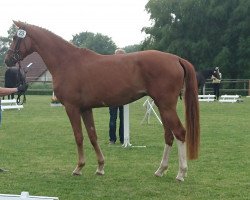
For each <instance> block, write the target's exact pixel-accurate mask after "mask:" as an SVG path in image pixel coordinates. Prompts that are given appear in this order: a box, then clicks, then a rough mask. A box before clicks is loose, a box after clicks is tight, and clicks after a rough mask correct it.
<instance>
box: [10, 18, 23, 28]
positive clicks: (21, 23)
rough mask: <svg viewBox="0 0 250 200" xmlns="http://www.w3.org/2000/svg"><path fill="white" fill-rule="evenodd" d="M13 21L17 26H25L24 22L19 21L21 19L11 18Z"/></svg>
mask: <svg viewBox="0 0 250 200" xmlns="http://www.w3.org/2000/svg"><path fill="white" fill-rule="evenodd" d="M13 23H14V24H15V25H16V26H17V27H18V28H20V27H24V26H25V23H23V22H21V21H15V20H13Z"/></svg>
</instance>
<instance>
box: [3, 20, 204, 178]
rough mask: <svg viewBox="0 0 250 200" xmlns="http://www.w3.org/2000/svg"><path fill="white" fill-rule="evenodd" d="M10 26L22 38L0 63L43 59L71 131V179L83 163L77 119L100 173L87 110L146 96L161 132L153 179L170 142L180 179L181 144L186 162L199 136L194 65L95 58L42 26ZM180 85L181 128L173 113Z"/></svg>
mask: <svg viewBox="0 0 250 200" xmlns="http://www.w3.org/2000/svg"><path fill="white" fill-rule="evenodd" d="M14 23H15V24H16V25H17V26H18V27H19V28H20V29H19V31H23V32H24V33H23V34H22V35H23V36H24V37H18V35H17V37H14V39H13V42H12V44H11V48H14V47H19V48H14V49H15V50H14V51H13V50H10V51H8V53H7V55H6V57H5V63H6V64H7V66H13V64H15V63H16V62H18V61H19V60H20V59H22V58H24V57H26V56H27V55H29V54H31V53H32V52H34V51H36V52H38V53H39V55H40V56H41V57H42V58H43V60H44V62H45V64H46V66H47V68H48V70H49V71H50V73H51V74H52V77H53V88H54V91H55V95H56V96H57V98H58V99H59V100H60V102H61V103H62V104H63V105H64V107H65V110H66V112H67V115H68V117H69V119H70V122H71V125H72V129H73V132H74V136H75V140H76V144H77V150H78V163H77V166H76V168H75V170H74V171H73V174H74V175H80V174H81V170H82V168H83V166H84V165H85V155H84V152H83V134H82V126H81V118H82V120H83V122H84V124H85V127H86V130H87V133H88V136H89V139H90V141H91V144H92V145H93V147H94V150H95V153H96V156H97V161H98V167H97V170H96V174H99V175H103V174H104V156H103V154H102V151H101V149H100V146H99V144H98V142H97V135H96V130H95V125H94V119H93V113H92V109H93V108H98V107H108V106H119V105H124V104H128V103H130V102H133V101H135V100H137V99H139V98H141V97H143V96H145V95H149V96H150V97H151V98H152V99H153V100H154V102H155V105H156V106H157V107H158V109H159V112H160V115H161V119H162V123H163V127H164V132H165V137H164V139H165V148H164V152H163V157H162V161H161V164H160V167H159V168H158V170H157V171H156V172H155V175H156V176H162V175H163V173H164V171H165V170H166V169H167V168H168V160H169V159H168V157H169V153H170V149H171V147H172V144H173V141H174V138H176V140H177V144H178V151H179V172H178V174H177V177H176V179H177V180H181V181H183V180H184V177H185V175H186V172H187V158H186V145H187V155H188V158H189V159H196V158H197V157H198V149H199V138H200V126H199V104H198V87H197V80H196V76H195V70H194V67H193V66H192V65H191V64H190V63H189V62H188V61H186V60H184V59H182V58H180V57H178V56H176V55H172V54H169V53H163V52H159V51H152V50H151V51H142V52H136V53H128V54H117V55H100V54H97V53H95V52H93V51H90V50H88V49H80V48H77V47H75V46H73V45H72V44H70V43H69V42H67V41H65V40H63V39H62V38H60V37H58V36H57V35H55V34H53V33H51V32H49V31H47V30H45V29H43V28H40V27H37V26H34V25H29V24H25V23H22V22H14ZM16 57H18V58H19V59H15V58H16ZM184 82H185V98H184V99H185V101H184V102H185V116H186V130H185V129H184V127H183V125H182V123H181V121H180V119H179V117H178V115H177V112H176V106H177V101H178V96H179V94H180V91H181V89H182V88H183V83H184ZM69 93H70V94H72V95H68V94H69Z"/></svg>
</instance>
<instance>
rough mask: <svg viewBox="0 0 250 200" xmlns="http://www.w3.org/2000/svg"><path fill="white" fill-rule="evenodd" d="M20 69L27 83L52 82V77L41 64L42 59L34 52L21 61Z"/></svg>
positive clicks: (42, 63) (43, 64)
mask: <svg viewBox="0 0 250 200" xmlns="http://www.w3.org/2000/svg"><path fill="white" fill-rule="evenodd" d="M31 63H32V64H31ZM21 67H22V68H23V70H24V71H25V72H26V81H27V82H34V81H52V76H51V74H50V72H49V71H48V69H47V67H46V65H45V63H44V62H43V59H42V58H41V56H40V55H39V54H38V53H36V52H34V53H32V54H30V55H29V56H27V57H26V58H25V59H24V60H23V61H21Z"/></svg>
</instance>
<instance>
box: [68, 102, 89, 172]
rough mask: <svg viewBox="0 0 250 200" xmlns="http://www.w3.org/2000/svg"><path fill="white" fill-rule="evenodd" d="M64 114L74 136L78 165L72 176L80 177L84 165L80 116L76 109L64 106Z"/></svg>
mask: <svg viewBox="0 0 250 200" xmlns="http://www.w3.org/2000/svg"><path fill="white" fill-rule="evenodd" d="M65 109H66V112H67V114H68V117H69V120H70V123H71V126H72V129H73V132H74V136H75V141H76V145H77V152H78V163H77V166H76V168H75V170H74V171H73V173H72V174H73V175H81V170H82V168H83V166H84V165H85V157H84V151H83V134H82V125H81V114H80V111H79V109H78V108H76V107H73V106H65Z"/></svg>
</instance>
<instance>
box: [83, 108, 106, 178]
mask: <svg viewBox="0 0 250 200" xmlns="http://www.w3.org/2000/svg"><path fill="white" fill-rule="evenodd" d="M82 118H83V122H84V124H85V127H86V130H87V132H88V136H89V139H90V142H91V144H92V146H93V147H94V149H95V152H96V156H97V160H98V167H97V170H96V174H97V175H103V174H104V156H103V154H102V151H101V148H100V146H99V144H98V143H97V136H96V130H95V124H94V119H93V113H92V109H89V110H85V111H84V112H82Z"/></svg>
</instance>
